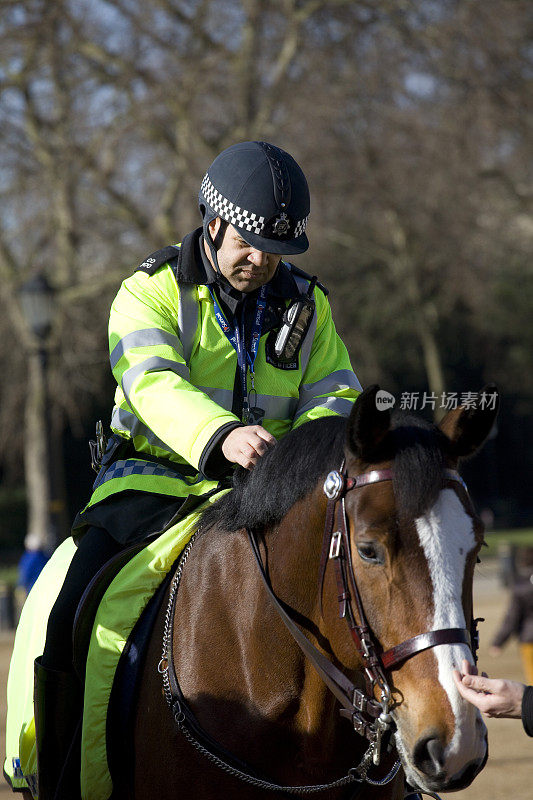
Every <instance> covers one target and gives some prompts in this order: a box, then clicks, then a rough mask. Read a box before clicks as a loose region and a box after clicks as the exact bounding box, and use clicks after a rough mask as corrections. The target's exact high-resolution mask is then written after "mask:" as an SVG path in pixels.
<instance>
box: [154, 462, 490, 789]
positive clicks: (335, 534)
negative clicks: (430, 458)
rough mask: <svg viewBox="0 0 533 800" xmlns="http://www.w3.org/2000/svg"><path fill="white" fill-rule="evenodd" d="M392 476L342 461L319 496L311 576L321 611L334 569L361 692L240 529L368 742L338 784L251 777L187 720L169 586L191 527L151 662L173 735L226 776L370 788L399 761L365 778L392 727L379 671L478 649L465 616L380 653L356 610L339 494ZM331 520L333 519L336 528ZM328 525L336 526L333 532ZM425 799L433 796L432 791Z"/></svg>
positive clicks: (299, 639)
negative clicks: (360, 670) (322, 504)
mask: <svg viewBox="0 0 533 800" xmlns="http://www.w3.org/2000/svg"><path fill="white" fill-rule="evenodd" d="M392 477H393V470H392V469H382V470H371V471H369V472H364V473H361V474H360V475H357V476H355V477H350V476H348V475H347V473H346V472H345V471H344V463H343V465H342V466H341V469H340V470H335V471H333V472H330V473H329V475H328V476H327V478H326V481H325V483H324V493H325V495H326V497H327V498H328V502H327V508H326V519H325V529H324V537H323V542H322V551H321V558H320V567H319V577H318V587H319V599H320V608H321V610H322V593H323V584H324V577H325V573H326V568H327V564H328V562H329V561H330V560H331V561H333V563H334V566H335V576H336V581H337V592H338V597H337V599H338V603H339V615H340V617H341V618H343V619H346V621H347V623H348V627H349V630H350V634H351V636H352V638H353V641H354V643H355V646H356V649H357V651H358V653H359V654H360V656H361V658H362V662H363V666H364V671H365V682H366V692H362V691H361V690H360V689H358V688H357V687H356V686H355V684H354V683H352V681H350V680H349V678H348V677H347V676H346V675H345V674H344V673H343V672H342V671H341V670H340V669H339V668H338V667H336V666H335V664H333V663H332V662H331V661H330V660H329V659H328V658H326V656H324V655H323V653H322V652H321V651H320V650H318V648H317V647H315V646H314V645H313V644H312V643H311V642H310V640H309V639H308V638H307V636H306V635H305V634H304V633H303V632H302V631H301V630H300V628H299V627H298V625H297V624H296V622H295V621H294V620H293V618H292V616H291V613H290V609H289V608H288V607H287V606H286V605H285V604H282V602H281V601H280V600H279V599H278V598H277V597H276V595H275V594H274V592H273V590H272V587H271V585H270V579H269V576H268V574H267V572H266V570H265V567H264V565H263V560H262V556H261V551H260V546H259V539H258V534H257V533H256V532H255V531H252V530H248V531H247V534H248V538H249V541H250V544H251V547H252V552H253V554H254V556H255V559H256V562H257V565H258V567H259V571H260V575H261V578H262V580H263V584H264V586H265V588H266V590H267V593H268V594H269V596H270V599H271V600H272V602H273V603H274V606H275V607H276V610H277V612H278V613H279V615H280V616H281V619H282V620H283V622H284V623H285V625H286V627H287V628H288V630H289V632H290V633H291V635H292V636H293V638H294V639H295V640H296V643H297V644H298V645H299V647H300V648H301V650H302V651H303V652H304V654H305V656H306V657H307V658H308V659H309V660H310V661H311V662H312V664H313V666H314V667H315V669H316V671H317V672H318V673H319V675H320V676H321V678H322V680H323V681H324V683H325V684H326V685H327V686H328V688H329V689H330V690H331V692H332V693H333V694H334V695H335V697H336V698H337V699H338V700H339V702H340V705H341V709H340V714H341V716H343V717H346V718H348V719H350V720H351V722H352V725H353V727H354V730H355V731H356V733H358V734H359V735H361V736H363V737H365V738H366V739H367V740H368V741H369V747H368V749H367V751H366V752H365V754H364V756H363V758H362V760H361V762H360V764H359V765H358V766H357V767H354V768H352V769H350V770H349V772H348V775H346V776H345V777H344V778H340V779H339V780H338V781H334V782H333V783H331V784H322V785H316V786H293V787H288V786H279V785H277V784H273V783H271V782H269V781H266V780H264V779H262V778H259V777H257V776H256V775H254V773H253V771H252V770H251V769H250V768H249V767H247V766H246V765H243V764H242V762H240V761H239V760H238V759H236V758H235V756H232V755H231V754H229V753H227V752H226V751H225V750H224V749H223V748H222V747H221V746H220V745H219V744H218V743H216V742H214V741H213V740H212V739H211V737H210V736H209V734H207V733H206V732H205V731H204V730H203V729H202V728H201V726H200V725H199V723H198V721H197V720H196V719H195V717H194V715H193V713H192V711H191V709H190V708H189V707H188V705H187V703H186V701H185V697H184V696H183V693H182V691H181V688H180V686H179V683H178V680H177V676H176V673H175V669H174V663H173V656H172V642H173V619H174V607H175V602H176V595H177V590H178V587H179V583H180V580H181V575H182V571H183V567H184V565H185V562H186V561H187V558H188V556H189V553H190V550H191V548H192V545H193V543H194V540H195V539H196V538H197V536H198V535H199V534H200V533H201V530H200V531H197V533H196V534H195V535H194V536H193V537H192V539H191V541H190V542H189V545H188V546H187V547H186V548H185V550H184V552H183V555H182V557H181V560H180V563H179V566H178V569H177V571H176V574H175V576H174V578H173V581H172V584H171V589H170V596H169V602H168V606H167V611H166V617H165V629H164V635H163V653H162V658H161V660H160V662H159V665H158V670H159V672H160V673H161V674H162V676H163V689H164V694H165V698H166V700H167V703H168V705H169V707H170V708H171V710H172V713H173V716H174V719H175V721H176V723H177V725H178V727H179V729H180V730H181V732H182V733H183V734H184V735H185V737H186V738H187V740H188V741H189V743H190V744H192V745H193V746H194V747H196V749H197V750H199V751H200V752H201V753H202V754H203V755H204V756H206V757H207V758H208V759H209V760H210V761H211V762H212V763H214V764H215V765H216V766H218V767H220V768H221V769H222V770H224V771H225V772H227V773H228V774H230V775H233V776H234V777H236V778H238V779H240V780H242V781H244V782H246V783H248V784H251V785H255V786H257V787H259V788H263V789H270V790H272V791H282V792H287V793H292V794H310V793H315V792H320V791H325V790H327V789H331V788H337V787H341V786H345V785H348V784H349V783H353V782H361V781H365V782H367V783H370V784H374V785H383V784H385V783H388V782H389V781H391V780H392V779H393V778H394V777H395V775H396V774H397V772H398V769H399V767H400V762H399V761H398V760H397V761H396V762H395V764H394V765H393V767H392V768H391V769H390V770H389V772H388V773H387V775H386V776H385V777H384V778H382V779H380V780H373V779H372V778H370V776H369V775H368V771H369V769H370V767H371V765H372V764H374V765H375V766H377V765H379V763H380V761H381V753H382V748H383V746H384V744H385V742H386V740H387V739H388V736H389V735H390V730H391V726H392V716H391V714H390V706H391V703H392V691H391V688H390V685H389V682H388V679H387V675H386V672H387V670H394V669H397V668H398V666H399V665H400V664H402V663H403V662H404V661H406V659H408V658H411V657H412V656H414V655H415V654H417V653H420V652H422V651H424V650H427V649H429V648H432V647H435V646H436V645H439V644H466V645H467V646H468V647H470V649H471V650H472V653H473V655H474V659H476V652H477V648H478V635H477V622H478V620H474V619H472V621H471V629H470V630H467V629H466V628H442V629H440V630H433V631H428V632H426V633H422V634H419V635H418V636H414V637H412V638H410V639H407V640H405V641H404V642H401V643H400V644H398V645H395V646H394V647H391V648H390V649H389V650H387V651H385V652H381V648H380V645H379V643H378V642H377V640H376V639H375V637H374V635H373V633H372V630H371V628H370V626H369V624H368V621H367V619H366V616H365V613H364V608H363V603H362V599H361V595H360V593H359V589H358V587H357V581H356V578H355V571H354V565H353V560H352V555H351V546H350V538H349V533H348V525H347V517H346V507H345V497H346V494H347V492H349V491H351V490H352V489H357V488H360V487H363V486H367V485H369V484H374V483H380V482H382V481H390V480H392ZM449 481H452V482H453V481H455V482H458V483H460V484H461V485H462V486H463V488H464V489H465V491H466V492H467V489H466V485H465V483H464V481H463V479H462V478H461V476H460V475H459V473H458V472H457V471H456V470H451V469H445V470H444V472H443V485H446V483H447V482H449ZM467 494H468V492H467ZM335 519H337V525H336V526H335ZM334 528H336V529H335V530H334ZM352 601H353V602H354V603H355V608H356V613H354V608H353V605H352ZM376 690H378V691H379V695H380V697H379V700H377V699H376V697H375V695H376ZM425 794H427V792H425ZM432 796H433V797H437V795H432Z"/></svg>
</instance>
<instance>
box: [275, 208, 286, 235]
mask: <svg viewBox="0 0 533 800" xmlns="http://www.w3.org/2000/svg"><path fill="white" fill-rule="evenodd" d="M289 225H290V222H289V218H288V217H287V214H286V213H285V212H284V211H282V212H281V214H280V215H279V217H278V218H277V219H276V220H275V221H274V225H273V231H274V233H275V234H276V235H277V236H284V235H285V234H286V233H288V230H289Z"/></svg>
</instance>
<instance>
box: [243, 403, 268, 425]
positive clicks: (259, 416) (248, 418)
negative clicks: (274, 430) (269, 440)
mask: <svg viewBox="0 0 533 800" xmlns="http://www.w3.org/2000/svg"><path fill="white" fill-rule="evenodd" d="M243 417H244V418H243V422H244V424H245V425H262V424H263V420H264V418H265V411H264V409H263V408H259V406H251V407H250V408H248V409H247V410H246V411H245V412H244V415H243Z"/></svg>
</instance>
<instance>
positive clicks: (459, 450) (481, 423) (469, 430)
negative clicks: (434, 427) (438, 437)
mask: <svg viewBox="0 0 533 800" xmlns="http://www.w3.org/2000/svg"><path fill="white" fill-rule="evenodd" d="M499 402H500V396H499V393H498V389H497V388H496V386H495V385H494V384H493V383H492V384H489V385H488V386H485V387H484V388H483V389H482V390H481V391H480V392H479V393H478V394H477V397H476V396H474V399H473V400H472V405H470V406H459V408H455V409H453V411H449V412H448V413H447V414H446V416H445V417H444V419H443V420H442V422H441V423H440V425H439V428H440V429H441V431H442V432H443V433H444V434H445V435H446V436H447V437H448V439H449V440H450V442H451V444H452V455H453V456H454V457H455V458H465V457H466V456H471V455H473V453H475V452H476V450H478V449H479V448H480V447H481V445H482V444H483V442H484V441H485V439H486V438H487V436H488V435H489V433H490V432H491V430H492V426H493V425H494V422H495V420H496V416H497V414H498V406H499Z"/></svg>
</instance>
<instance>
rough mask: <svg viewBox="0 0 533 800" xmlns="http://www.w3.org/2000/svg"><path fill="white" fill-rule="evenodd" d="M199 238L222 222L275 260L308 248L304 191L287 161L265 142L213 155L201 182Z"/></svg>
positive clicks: (289, 158) (297, 172)
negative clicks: (215, 222) (201, 227)
mask: <svg viewBox="0 0 533 800" xmlns="http://www.w3.org/2000/svg"><path fill="white" fill-rule="evenodd" d="M198 204H199V206H200V211H201V212H202V216H203V219H204V235H205V236H206V237H207V239H208V241H209V243H210V244H211V237H210V236H209V232H208V225H209V223H210V222H211V221H212V220H213V219H215V218H216V217H221V219H223V220H225V221H226V222H227V223H229V224H230V225H233V226H234V227H235V228H236V229H237V230H238V231H239V234H240V235H241V236H242V238H243V239H244V241H245V242H247V243H248V244H249V245H251V246H252V247H255V248H256V249H257V250H261V251H263V252H266V253H278V254H280V255H294V254H296V253H303V252H305V250H307V248H308V247H309V242H308V239H307V236H306V235H305V228H306V225H307V219H308V217H309V207H310V203H309V189H308V186H307V181H306V179H305V175H304V174H303V172H302V170H301V169H300V167H299V166H298V164H297V163H296V161H295V160H294V158H293V157H292V156H290V155H289V154H288V153H286V152H285V151H284V150H281V148H279V147H275V146H274V145H272V144H268V143H267V142H240V143H239V144H234V145H232V146H231V147H228V148H227V150H223V151H222V153H220V155H218V156H217V157H216V158H215V160H214V161H213V163H212V164H211V166H210V167H209V169H208V170H207V173H206V175H205V177H204V179H203V181H202V186H201V188H200V193H199V196H198Z"/></svg>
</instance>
